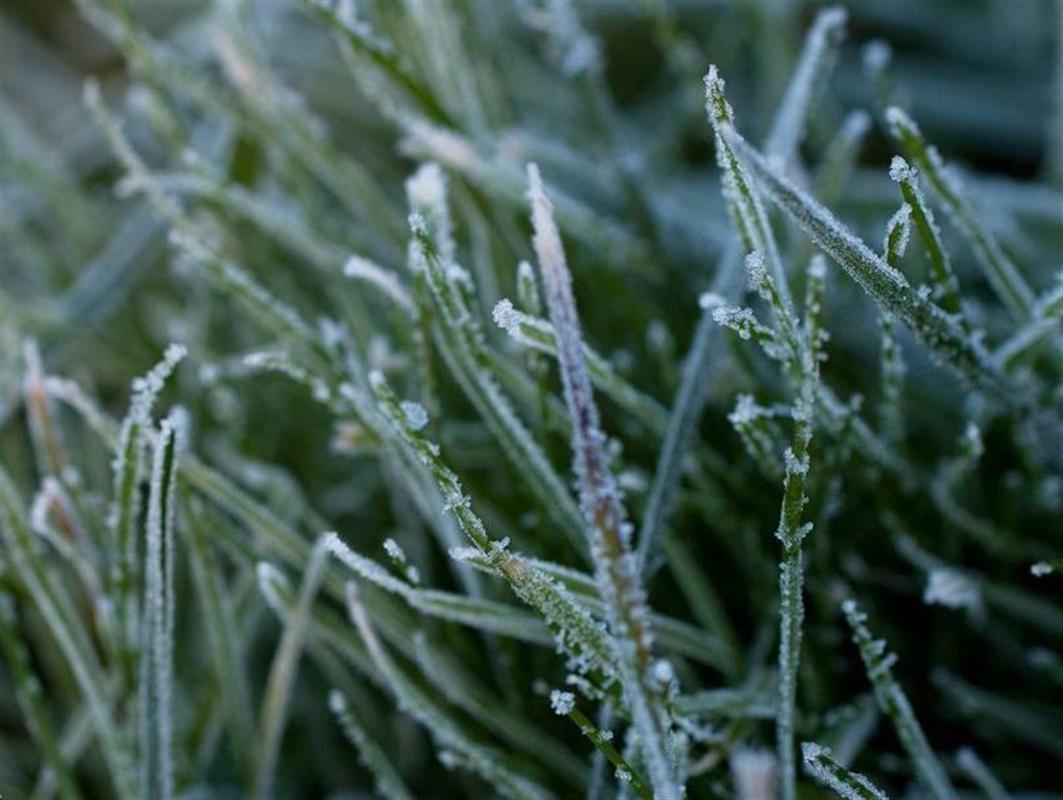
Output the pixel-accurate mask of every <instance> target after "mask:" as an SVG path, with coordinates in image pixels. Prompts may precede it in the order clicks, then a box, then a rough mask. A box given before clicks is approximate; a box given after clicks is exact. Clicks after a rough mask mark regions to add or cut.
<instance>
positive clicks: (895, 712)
mask: <svg viewBox="0 0 1063 800" xmlns="http://www.w3.org/2000/svg"><path fill="white" fill-rule="evenodd" d="M842 611H843V612H844V613H845V618H846V621H847V622H848V623H849V627H850V628H851V629H852V632H853V642H854V643H855V644H856V645H857V647H858V648H859V649H860V657H861V659H862V660H863V662H864V668H865V669H866V671H867V676H868V678H869V679H870V680H871V685H872V687H873V688H874V690H875V699H876V700H877V702H878V705H879V708H880V709H881V710H882V712H883V713H884V714H885V715H886V716H887V717H889V719H890V721H891V722H892V723H893V727H894V729H895V730H896V731H897V737H898V738H899V739H900V741H901V745H902V746H903V747H904V749H905V751H906V752H907V753H908V757H909V758H910V759H911V761H912V765H913V766H914V767H915V772H916V774H917V775H918V776H919V780H920V782H921V783H922V784H923V786H924V787H925V788H926V789H927V790H928V791H929V792H930V794H931V796H933V797H935V798H937V800H953V798H955V797H956V796H957V794H956V789H955V788H954V787H953V786H952V783H951V782H950V781H949V777H948V774H947V773H946V772H945V769H944V767H942V765H941V762H940V761H938V758H937V755H936V754H935V753H934V751H933V750H932V749H931V747H930V742H929V741H927V738H926V734H925V733H923V729H922V726H920V724H919V720H918V719H916V716H915V711H914V710H913V709H912V705H911V703H910V702H909V701H908V696H907V695H906V694H905V693H904V690H903V689H901V687H900V685H899V684H898V683H897V681H896V680H895V679H894V677H893V671H892V669H893V665H894V664H895V663H896V661H897V657H896V655H895V654H893V653H890V652H888V651H887V648H886V642H885V640H883V639H875V638H874V637H872V635H871V631H869V630H868V628H867V625H866V624H865V623H866V621H867V615H866V614H864V613H863V612H862V611H860V609H859V608H857V605H856V603H855V602H854V601H853V600H851V599H849V600H846V601H845V602H843V603H842ZM872 796H874V795H872Z"/></svg>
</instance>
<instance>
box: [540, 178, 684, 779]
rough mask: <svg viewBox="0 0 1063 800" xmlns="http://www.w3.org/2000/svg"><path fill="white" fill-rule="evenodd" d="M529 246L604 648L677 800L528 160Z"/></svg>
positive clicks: (657, 775) (550, 237)
mask: <svg viewBox="0 0 1063 800" xmlns="http://www.w3.org/2000/svg"><path fill="white" fill-rule="evenodd" d="M528 184H529V199H530V201H531V209H532V227H533V229H534V237H533V245H534V247H535V254H536V257H537V258H538V261H539V269H540V270H541V273H542V277H543V289H544V292H545V295H546V305H547V308H548V309H549V311H550V320H551V322H552V323H553V325H554V332H555V335H556V339H557V360H558V366H559V368H560V372H561V378H562V385H563V388H564V395H565V404H566V406H567V407H568V412H569V416H570V418H571V420H572V447H573V450H574V453H575V459H574V460H575V472H576V478H577V484H578V486H579V495H580V507H581V510H582V512H583V517H584V520H585V522H586V528H587V533H588V536H589V538H590V541H591V555H592V557H593V560H594V564H595V578H596V581H597V584H598V590H599V593H600V595H601V597H602V600H603V602H604V603H605V607H606V617H607V619H608V621H609V631H610V633H611V634H612V647H613V649H614V651H615V653H616V661H617V665H618V666H619V672H620V680H621V684H622V687H623V690H624V699H625V700H626V702H627V705H628V707H629V710H630V714H631V719H632V722H633V724H634V729H635V731H636V733H637V735H638V737H639V746H640V750H641V753H642V757H643V761H644V763H645V764H646V769H647V772H648V774H649V777H650V783H651V784H652V786H653V790H654V792H655V793H656V794H657V795H659V796H661V797H669V798H671V797H680V796H681V795H682V789H681V786H680V783H679V782H678V780H677V777H676V774H675V768H674V762H673V758H672V753H671V752H670V751H669V748H668V745H667V741H666V740H667V733H668V722H667V720H666V717H665V715H664V713H663V710H662V708H661V706H660V698H659V696H658V695H657V694H656V693H654V692H653V691H652V689H651V688H650V686H649V681H648V680H647V679H648V671H649V668H650V648H651V647H652V635H651V633H650V629H649V614H648V611H647V609H646V605H645V593H644V591H643V589H642V586H641V583H640V580H639V576H638V571H637V568H636V564H635V559H634V558H633V557H632V554H631V547H630V525H629V523H628V522H627V519H626V515H625V512H624V508H623V506H622V504H621V502H620V492H619V489H618V487H617V485H616V479H615V477H614V475H613V473H612V471H611V469H610V467H609V460H608V456H607V454H606V453H605V449H604V442H605V436H604V434H603V433H602V430H601V427H600V424H599V418H598V408H597V406H596V405H595V402H594V395H593V392H592V390H591V381H590V376H589V375H588V373H587V367H586V364H585V363H584V360H583V342H582V336H581V334H580V325H579V316H578V314H577V312H576V302H575V298H574V297H573V295H572V276H571V275H570V273H569V270H568V265H567V263H566V261H565V253H564V249H563V248H562V246H561V236H560V234H559V233H558V230H557V225H556V223H555V222H554V214H553V206H552V205H551V203H550V200H549V198H548V197H547V196H546V192H545V190H544V188H543V183H542V178H541V176H540V175H539V168H538V167H537V166H536V165H534V164H529V165H528Z"/></svg>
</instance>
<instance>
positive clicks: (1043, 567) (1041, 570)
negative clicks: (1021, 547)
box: [1030, 561, 1055, 578]
mask: <svg viewBox="0 0 1063 800" xmlns="http://www.w3.org/2000/svg"><path fill="white" fill-rule="evenodd" d="M1053 572H1055V568H1054V567H1053V566H1052V565H1051V564H1049V563H1048V562H1047V561H1038V562H1037V563H1036V564H1032V565H1031V566H1030V574H1031V575H1033V576H1034V577H1037V578H1043V577H1044V576H1045V575H1051V574H1052V573H1053Z"/></svg>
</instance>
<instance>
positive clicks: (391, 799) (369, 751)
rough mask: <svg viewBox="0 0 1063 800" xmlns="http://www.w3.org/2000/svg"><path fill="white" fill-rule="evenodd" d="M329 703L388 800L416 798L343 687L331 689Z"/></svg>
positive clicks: (341, 727)
mask: <svg viewBox="0 0 1063 800" xmlns="http://www.w3.org/2000/svg"><path fill="white" fill-rule="evenodd" d="M328 703H329V709H330V710H331V711H332V713H333V715H334V716H335V717H336V722H337V723H338V724H339V726H340V730H342V731H343V735H344V736H345V737H346V738H347V741H349V742H350V743H351V746H352V747H354V748H355V749H356V750H357V751H358V757H359V760H361V762H362V764H363V765H364V766H365V768H366V769H368V770H369V771H370V772H371V773H372V774H373V780H374V781H375V783H374V787H375V788H376V790H377V791H378V792H379V793H380V794H381V796H382V797H384V798H385V800H413V797H414V796H413V794H412V793H411V792H410V790H409V789H408V788H406V783H405V782H404V781H403V780H402V775H401V774H399V771H398V769H396V768H395V766H394V765H393V764H392V763H391V760H390V759H389V758H388V756H387V753H385V752H384V750H383V748H381V747H380V745H379V744H377V743H376V741H375V740H374V739H373V738H372V737H370V735H369V733H368V732H367V731H366V730H365V728H364V727H363V726H362V723H361V722H359V721H358V718H357V717H355V716H354V714H352V713H351V710H350V708H349V707H348V705H347V698H346V697H344V695H343V692H341V691H340V690H339V689H333V690H332V691H330V692H329V700H328Z"/></svg>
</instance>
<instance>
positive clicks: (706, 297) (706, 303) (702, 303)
mask: <svg viewBox="0 0 1063 800" xmlns="http://www.w3.org/2000/svg"><path fill="white" fill-rule="evenodd" d="M726 305H727V299H726V298H724V297H723V296H722V295H719V294H716V292H703V293H702V294H701V295H699V296H698V306H699V307H700V308H701V310H702V311H709V310H711V309H713V308H719V307H720V306H726Z"/></svg>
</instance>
